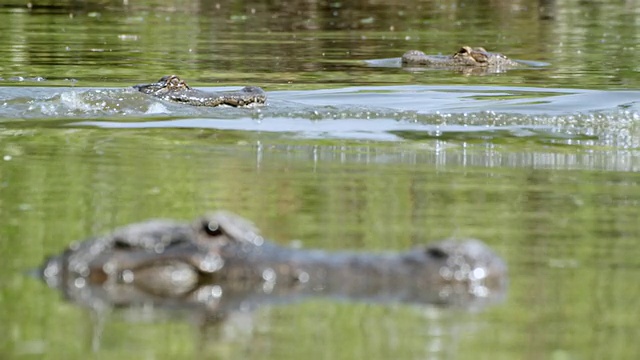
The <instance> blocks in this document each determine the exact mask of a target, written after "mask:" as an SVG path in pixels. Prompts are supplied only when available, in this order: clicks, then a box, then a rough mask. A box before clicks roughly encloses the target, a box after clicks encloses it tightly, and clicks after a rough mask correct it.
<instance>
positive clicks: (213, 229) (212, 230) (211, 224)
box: [202, 220, 224, 236]
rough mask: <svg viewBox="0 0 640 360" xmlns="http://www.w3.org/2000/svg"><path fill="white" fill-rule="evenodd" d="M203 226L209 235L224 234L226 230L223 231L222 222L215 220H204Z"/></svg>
mask: <svg viewBox="0 0 640 360" xmlns="http://www.w3.org/2000/svg"><path fill="white" fill-rule="evenodd" d="M202 227H203V229H204V232H206V233H207V235H209V236H220V235H223V234H224V232H223V231H222V228H221V227H220V224H218V222H216V221H213V220H212V221H204V222H203V223H202Z"/></svg>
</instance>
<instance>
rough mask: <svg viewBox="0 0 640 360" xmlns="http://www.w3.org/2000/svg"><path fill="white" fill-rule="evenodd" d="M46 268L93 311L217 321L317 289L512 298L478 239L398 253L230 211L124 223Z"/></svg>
mask: <svg viewBox="0 0 640 360" xmlns="http://www.w3.org/2000/svg"><path fill="white" fill-rule="evenodd" d="M41 276H42V278H43V280H44V281H45V282H46V283H47V284H48V285H49V286H50V287H52V288H57V289H59V290H60V291H62V292H63V293H64V295H65V297H66V298H67V299H68V300H70V301H72V302H74V303H77V304H80V305H82V306H87V307H90V308H94V309H95V308H104V307H111V306H118V307H123V306H124V307H130V306H136V305H142V304H144V305H149V304H153V305H154V306H155V307H156V308H172V309H175V308H183V309H188V310H192V311H194V312H201V313H203V314H204V315H205V317H207V318H216V319H220V318H224V316H225V315H228V314H231V313H233V312H235V311H240V310H243V311H245V310H247V309H255V308H257V307H259V306H262V305H273V304H283V303H292V302H297V301H301V300H303V299H305V298H310V297H332V298H337V299H346V300H353V301H358V300H360V301H366V302H377V303H415V304H431V305H436V306H442V307H456V308H463V309H481V308H482V307H483V306H485V305H488V304H492V303H495V302H497V301H500V300H502V299H503V298H504V294H505V289H506V282H507V275H506V265H505V263H504V262H503V260H502V259H501V258H500V257H498V256H497V255H496V254H494V253H493V252H492V251H491V250H490V249H489V248H488V247H487V246H486V245H484V244H483V243H481V242H480V241H478V240H464V241H457V240H444V241H441V242H438V243H434V244H432V245H428V246H418V247H416V248H413V249H411V250H408V251H405V252H399V253H381V254H373V253H363V252H325V251H321V250H301V249H293V248H288V247H283V246H279V245H277V244H274V243H272V242H270V241H267V240H265V239H264V238H263V237H261V236H260V235H259V233H258V231H257V229H256V228H255V227H254V226H253V225H252V224H251V223H250V222H248V221H247V220H245V219H243V218H241V217H239V216H237V215H233V214H231V213H227V212H217V213H212V214H209V215H206V216H204V217H202V218H200V219H197V220H196V221H195V222H194V223H192V224H189V223H180V222H175V221H170V220H149V221H147V222H142V223H137V224H132V225H129V226H125V227H122V228H119V229H116V230H115V231H114V232H113V233H111V234H108V235H105V236H101V237H95V238H91V239H89V240H87V241H84V242H81V243H77V244H73V245H71V246H70V247H69V248H68V249H66V250H65V251H64V252H63V253H62V254H60V255H58V256H54V257H51V258H49V259H48V260H47V261H46V262H45V264H44V265H43V266H42V268H41Z"/></svg>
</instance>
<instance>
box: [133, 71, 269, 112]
mask: <svg viewBox="0 0 640 360" xmlns="http://www.w3.org/2000/svg"><path fill="white" fill-rule="evenodd" d="M133 88H134V89H136V90H138V91H140V92H142V93H145V94H148V95H151V96H154V97H157V98H160V99H162V100H166V101H172V102H176V103H180V104H186V105H192V106H211V107H212V106H219V105H229V106H247V105H252V104H263V103H264V102H265V101H266V100H267V95H266V93H265V92H264V90H262V89H261V88H259V87H257V86H245V87H244V88H242V89H240V90H238V91H220V92H207V91H202V90H197V89H192V88H191V87H190V86H189V85H187V83H186V82H184V81H183V80H182V79H180V78H179V77H178V76H176V75H168V76H163V77H162V78H161V79H160V80H158V81H157V82H155V83H152V84H140V85H134V86H133Z"/></svg>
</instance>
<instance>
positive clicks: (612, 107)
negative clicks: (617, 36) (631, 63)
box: [0, 86, 640, 149]
mask: <svg viewBox="0 0 640 360" xmlns="http://www.w3.org/2000/svg"><path fill="white" fill-rule="evenodd" d="M216 90H218V89H216ZM638 98H640V92H636V91H595V90H574V89H547V88H522V87H517V88H516V87H511V88H506V87H465V86H397V87H353V88H344V89H331V90H315V91H279V92H278V91H276V92H271V93H269V100H268V102H267V104H266V105H265V106H263V107H257V108H250V109H243V108H240V109H239V108H231V107H220V108H205V107H192V106H185V105H179V104H173V103H168V102H164V101H161V100H158V99H155V98H151V97H149V96H147V95H144V94H141V93H139V92H137V91H135V90H133V89H130V88H125V89H83V88H73V89H67V88H63V89H62V88H34V87H25V88H15V87H11V88H0V105H1V106H0V117H2V118H3V119H5V120H3V121H4V122H5V125H6V126H9V124H12V125H14V126H15V125H18V124H20V126H28V125H29V124H28V123H25V122H24V120H25V119H34V120H35V119H37V120H40V121H47V120H54V119H60V120H65V121H64V126H96V127H108V128H151V127H153V128H162V127H166V128H174V127H180V128H214V129H223V130H239V131H259V132H269V133H276V134H278V133H279V134H283V135H284V136H287V137H290V136H294V137H295V136H297V137H301V138H341V139H366V140H384V141H400V140H413V141H416V140H425V139H442V140H462V141H476V142H478V141H491V142H505V141H519V140H523V139H524V140H526V141H536V142H544V143H549V144H558V145H563V144H564V145H580V146H605V147H613V148H622V149H638V148H640V129H639V128H638V127H639V125H638V123H640V122H639V121H638V120H640V112H639V111H638V104H637V103H636V100H635V99H638ZM16 122H17V123H18V124H16Z"/></svg>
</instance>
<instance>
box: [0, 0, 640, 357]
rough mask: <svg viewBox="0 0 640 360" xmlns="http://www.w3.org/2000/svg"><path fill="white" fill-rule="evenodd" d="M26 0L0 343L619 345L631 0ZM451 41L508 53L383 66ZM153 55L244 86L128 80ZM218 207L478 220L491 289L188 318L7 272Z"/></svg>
mask: <svg viewBox="0 0 640 360" xmlns="http://www.w3.org/2000/svg"><path fill="white" fill-rule="evenodd" d="M31 3H32V7H31V9H29V8H26V7H24V6H23V4H22V2H17V1H12V0H10V1H8V2H5V3H4V4H2V5H0V39H2V41H3V44H4V45H3V46H2V47H1V48H0V54H1V55H2V56H0V77H1V78H2V80H0V156H1V160H0V218H1V219H2V220H1V221H0V254H1V255H2V257H3V259H4V261H3V262H2V264H1V265H0V284H2V287H1V289H0V309H2V310H0V323H2V324H3V325H2V326H0V339H1V340H0V357H1V358H7V359H18V358H34V357H37V358H65V359H74V358H78V359H86V358H87V357H100V358H123V357H124V358H141V357H144V358H154V359H155V358H158V359H160V358H184V357H196V356H197V357H215V358H279V359H282V358H295V359H299V358H345V359H354V358H367V359H369V358H374V359H375V358H381V359H382V358H384V359H387V358H402V359H405V358H443V359H458V358H462V359H466V358H469V359H471V358H473V359H476V358H492V359H495V358H505V359H513V358H569V359H571V358H612V359H613V358H615V359H634V358H637V357H638V355H639V353H638V349H637V346H635V338H636V337H637V336H636V334H637V332H638V325H637V324H638V320H639V319H638V316H637V315H635V313H634V311H633V309H635V308H637V305H638V300H637V299H638V298H640V296H638V295H639V294H638V290H636V287H635V286H634V284H635V282H636V281H637V279H638V276H640V272H639V270H638V269H640V266H639V262H638V256H637V254H638V250H637V242H638V238H639V236H640V226H639V225H638V218H639V214H638V205H639V204H640V186H639V182H640V176H639V175H638V170H639V168H640V160H638V159H640V157H639V155H640V154H639V151H640V146H639V141H640V128H639V125H638V124H640V119H639V117H640V109H639V108H638V104H637V99H638V98H639V95H640V91H639V90H638V89H639V88H640V86H639V84H640V82H639V81H638V79H639V77H638V75H637V64H636V58H637V57H636V56H634V52H635V50H636V39H637V36H638V34H639V33H640V27H638V26H637V24H638V23H639V22H638V21H637V20H638V16H639V13H638V11H637V9H636V8H637V6H635V3H634V2H633V1H631V2H625V3H624V4H618V3H615V4H613V3H612V4H608V3H598V2H595V3H585V2H579V1H557V2H555V1H524V0H523V1H516V2H510V3H504V4H503V3H484V2H482V3H480V2H468V1H453V2H440V1H419V2H415V1H406V2H404V1H400V2H393V3H391V2H385V1H382V2H374V1H369V2H362V3H357V4H352V3H342V2H315V1H311V2H309V1H305V2H287V3H281V2H271V3H268V4H267V3H250V2H249V3H229V4H227V3H219V2H213V1H204V0H203V1H181V2H177V3H176V2H169V1H163V0H147V1H135V2H132V1H124V2H103V1H89V2H83V3H82V4H76V2H66V1H61V2H53V1H32V2H31ZM461 45H473V46H484V47H486V48H487V49H488V50H492V51H499V52H502V53H505V54H507V55H508V56H509V57H512V58H514V59H518V60H525V61H528V62H527V64H528V66H526V67H523V68H518V69H513V70H508V71H506V72H502V73H493V74H492V73H482V74H477V73H473V72H472V73H468V72H457V71H451V70H437V71H435V70H428V71H415V70H414V69H405V68H402V67H397V66H396V65H397V64H396V63H392V64H389V63H387V62H385V61H388V60H384V59H389V58H394V59H397V57H399V56H400V55H401V54H402V53H403V52H404V51H406V50H408V49H420V50H423V51H425V52H427V53H431V54H450V53H453V52H454V51H455V50H456V49H457V48H459V46H461ZM380 59H383V60H382V61H383V62H382V63H380V61H381V60H380ZM372 60H373V65H378V66H371V65H372ZM393 61H396V60H392V62H393ZM380 65H382V66H380ZM388 65H389V66H388ZM171 73H176V74H179V75H180V76H182V77H183V78H184V79H185V80H186V81H187V82H188V83H189V84H190V85H192V86H193V87H196V88H199V89H205V90H226V89H237V88H238V87H240V86H243V85H256V86H261V87H263V88H264V89H265V90H266V91H267V94H268V101H267V104H266V105H264V106H256V107H252V108H244V109H236V108H230V107H220V108H197V107H189V106H181V105H177V104H172V103H168V102H164V101H160V100H157V99H153V98H151V97H148V96H146V95H143V94H140V93H137V92H136V91H135V90H134V89H132V88H131V85H134V84H138V83H145V82H152V81H155V80H157V79H158V78H159V77H160V76H162V75H166V74H171ZM219 208H224V209H229V210H231V211H234V212H237V213H239V214H241V215H242V216H244V217H247V218H249V219H251V220H253V221H254V222H255V223H256V225H257V226H258V227H259V228H260V229H261V230H262V233H263V234H264V235H265V236H266V237H267V238H270V239H274V241H277V242H279V243H281V244H289V243H292V242H293V244H296V246H305V247H318V248H323V249H327V250H338V249H355V250H366V251H382V250H403V249H406V248H409V247H411V246H414V245H416V244H422V243H427V242H429V241H432V240H437V239H442V238H448V237H452V236H453V237H474V238H479V239H482V240H483V241H485V242H486V243H487V244H489V245H490V246H491V247H492V248H493V249H494V250H495V251H496V252H497V253H499V254H500V255H501V256H502V257H504V259H505V260H506V262H507V264H508V266H509V289H508V293H507V295H506V298H505V299H504V301H503V302H502V303H499V304H494V305H493V306H490V307H487V308H483V309H480V310H477V309H476V311H460V310H451V309H441V308H436V307H432V306H413V305H412V306H406V305H400V304H371V303H366V302H335V301H332V300H330V299H322V298H319V299H310V300H309V301H303V302H300V303H296V304H289V305H284V306H265V307H262V308H259V309H257V310H255V311H251V312H249V311H238V312H236V313H234V314H232V315H230V316H228V317H227V318H223V319H213V321H212V319H208V320H207V319H205V318H204V317H203V316H202V314H198V313H195V312H189V311H185V310H184V309H183V311H177V312H176V311H174V312H164V311H153V310H152V309H150V308H148V307H144V308H135V309H111V308H109V307H94V309H93V310H89V309H87V308H86V307H83V306H79V305H77V304H73V303H69V302H67V301H65V299H64V296H62V295H61V294H59V293H56V292H55V291H54V290H52V289H49V288H47V287H46V286H45V285H44V284H42V283H41V282H39V281H37V280H36V279H33V278H30V277H29V276H28V275H27V274H26V272H27V271H28V270H30V269H33V268H34V267H35V266H38V265H39V264H40V263H41V262H42V261H43V259H44V258H45V257H46V256H47V255H50V254H53V253H58V252H60V251H61V250H62V249H63V248H64V247H65V246H67V245H68V244H69V243H71V242H72V241H74V240H78V239H83V238H86V237H88V236H91V235H94V234H99V233H104V232H107V231H109V230H111V229H113V228H114V227H117V226H120V225H123V224H127V223H131V222H135V221H140V220H143V219H146V218H152V217H167V218H175V219H181V220H185V221H188V220H190V219H192V218H194V217H195V216H197V215H199V214H202V213H204V212H205V211H208V210H211V209H219ZM61 329H63V330H64V331H62V330H61Z"/></svg>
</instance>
